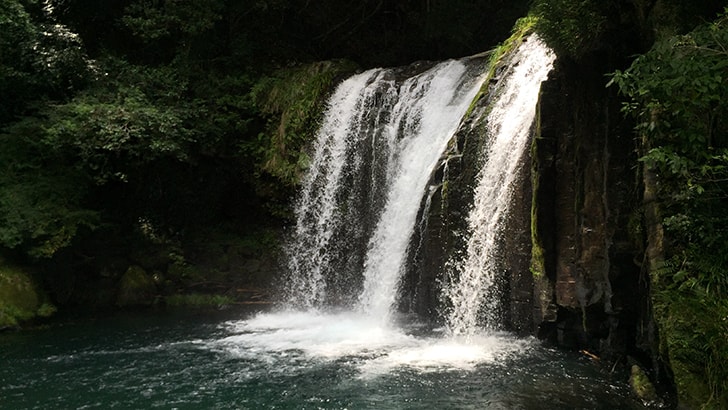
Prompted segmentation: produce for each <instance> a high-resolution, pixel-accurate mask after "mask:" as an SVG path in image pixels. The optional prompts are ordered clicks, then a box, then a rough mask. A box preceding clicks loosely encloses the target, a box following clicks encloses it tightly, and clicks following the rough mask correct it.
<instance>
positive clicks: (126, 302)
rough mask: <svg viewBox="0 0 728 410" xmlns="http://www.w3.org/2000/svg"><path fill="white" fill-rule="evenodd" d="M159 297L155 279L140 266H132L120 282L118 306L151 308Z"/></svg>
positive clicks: (117, 297)
mask: <svg viewBox="0 0 728 410" xmlns="http://www.w3.org/2000/svg"><path fill="white" fill-rule="evenodd" d="M156 297H157V286H156V284H155V283H154V279H153V278H152V277H151V276H150V275H149V274H148V273H147V272H146V271H145V270H144V269H143V268H142V267H140V266H130V267H129V269H127V270H126V272H125V273H124V275H123V276H122V277H121V280H120V281H119V290H118V292H117V295H116V305H117V306H120V307H127V306H149V305H152V304H153V303H154V301H155V299H156Z"/></svg>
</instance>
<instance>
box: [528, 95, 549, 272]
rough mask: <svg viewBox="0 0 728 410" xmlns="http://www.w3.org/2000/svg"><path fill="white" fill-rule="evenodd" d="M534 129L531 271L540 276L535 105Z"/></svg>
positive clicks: (538, 112) (538, 132) (543, 265)
mask: <svg viewBox="0 0 728 410" xmlns="http://www.w3.org/2000/svg"><path fill="white" fill-rule="evenodd" d="M534 122H535V124H536V130H535V132H534V136H533V138H532V139H531V273H532V274H533V276H536V277H540V276H544V275H545V274H546V261H545V256H544V249H543V244H542V243H541V238H540V237H539V235H538V189H539V185H540V181H541V175H540V164H539V159H538V140H539V139H540V138H541V107H540V105H536V118H535V120H534Z"/></svg>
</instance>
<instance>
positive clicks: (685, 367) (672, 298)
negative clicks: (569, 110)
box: [612, 10, 728, 407]
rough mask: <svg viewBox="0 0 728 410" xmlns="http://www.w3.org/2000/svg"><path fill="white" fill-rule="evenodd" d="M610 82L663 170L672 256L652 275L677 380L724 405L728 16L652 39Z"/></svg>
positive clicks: (698, 398)
mask: <svg viewBox="0 0 728 410" xmlns="http://www.w3.org/2000/svg"><path fill="white" fill-rule="evenodd" d="M727 11H728V10H727ZM612 82H614V83H616V84H617V85H619V87H620V90H621V91H622V93H624V94H625V95H626V96H627V97H628V98H629V100H628V101H627V102H626V103H625V105H624V108H623V110H624V111H625V112H626V113H628V114H629V115H631V116H632V117H633V118H635V120H636V124H637V126H636V127H637V131H638V132H639V134H640V135H642V136H643V143H642V151H643V154H644V156H643V157H642V159H641V161H643V162H645V163H646V164H647V165H648V166H649V167H650V168H652V169H654V170H655V171H656V173H657V174H658V176H659V193H658V194H659V197H660V200H661V203H662V208H663V212H664V216H665V219H664V221H663V224H664V226H665V228H666V231H667V236H668V238H669V239H670V241H669V244H668V249H667V252H668V256H669V257H670V260H669V262H668V264H667V265H666V267H665V268H664V269H660V270H659V271H657V272H655V273H654V275H655V277H654V280H655V287H656V292H657V294H658V295H659V302H660V304H659V305H658V306H657V307H656V308H657V310H658V312H660V314H659V320H660V323H661V326H662V327H663V328H664V333H665V336H666V338H667V342H668V346H669V348H670V358H671V361H672V363H673V366H674V367H675V370H676V378H677V380H678V384H679V385H680V386H681V387H682V388H683V390H682V394H683V395H684V396H685V397H686V399H687V400H689V401H692V402H697V403H703V404H706V403H707V404H706V405H707V406H708V407H711V406H717V407H722V406H726V403H728V382H726V381H727V380H728V368H726V366H725V365H723V363H725V361H726V359H728V307H727V306H726V304H725V300H726V297H728V257H726V254H725V249H728V217H727V216H726V215H728V122H727V120H726V118H728V15H726V14H723V15H721V16H720V17H719V18H718V19H717V20H716V21H714V22H713V23H709V24H704V25H701V26H700V27H698V28H696V29H695V30H693V31H692V32H690V33H688V34H686V35H681V36H674V37H670V38H667V39H664V40H662V41H659V42H657V43H656V44H655V46H654V47H653V48H652V50H651V51H650V52H649V53H646V54H645V55H642V56H640V57H638V58H637V59H636V60H635V61H634V63H633V64H632V66H631V67H630V68H629V69H628V70H626V71H617V72H615V73H614V75H613V78H612ZM696 383H698V384H700V383H703V384H704V385H706V386H708V387H709V389H707V390H703V391H701V390H700V389H697V388H695V386H694V385H695V384H696Z"/></svg>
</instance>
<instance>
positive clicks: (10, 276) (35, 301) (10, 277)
mask: <svg viewBox="0 0 728 410" xmlns="http://www.w3.org/2000/svg"><path fill="white" fill-rule="evenodd" d="M43 300H44V297H43V295H42V294H41V293H40V292H39V291H38V287H37V286H36V284H35V282H34V281H33V278H32V277H31V276H30V275H29V274H28V273H27V272H24V271H23V270H22V269H20V268H17V267H14V266H10V265H6V264H4V263H3V261H2V260H0V329H4V328H10V327H16V326H18V325H20V324H21V323H22V322H25V321H28V320H30V319H33V318H34V317H36V316H37V315H38V314H39V309H40V308H41V307H42V306H43V309H42V311H41V313H43V314H44V315H46V316H47V315H50V314H52V313H53V312H54V311H55V308H53V307H52V306H51V305H49V304H43V303H42V302H43Z"/></svg>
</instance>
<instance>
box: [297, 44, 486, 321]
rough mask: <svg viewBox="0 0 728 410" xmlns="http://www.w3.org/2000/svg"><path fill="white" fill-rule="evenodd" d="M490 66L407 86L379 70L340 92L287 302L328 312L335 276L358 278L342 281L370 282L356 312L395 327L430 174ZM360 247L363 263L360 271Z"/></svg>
mask: <svg viewBox="0 0 728 410" xmlns="http://www.w3.org/2000/svg"><path fill="white" fill-rule="evenodd" d="M483 68H484V67H483V61H482V59H477V58H471V59H466V60H463V61H447V62H444V63H440V64H438V65H436V66H434V67H432V68H431V69H429V70H427V71H425V72H423V73H421V74H418V75H416V76H413V77H410V78H408V79H406V80H404V81H403V82H401V83H400V84H398V83H397V81H396V79H395V77H396V76H397V74H396V72H394V71H392V70H383V69H375V70H370V71H367V72H365V73H362V74H359V75H356V76H354V77H351V78H350V79H348V80H347V81H345V82H344V83H342V84H341V85H340V86H339V87H338V89H337V90H336V92H335V93H334V95H333V96H332V98H331V100H330V102H329V108H328V110H327V112H326V115H325V120H324V123H323V125H322V127H321V130H320V131H319V133H318V136H317V140H316V143H315V149H314V154H313V160H312V164H311V170H310V172H309V174H308V175H307V177H306V179H305V180H304V183H303V190H302V194H301V197H300V200H299V202H298V204H297V207H296V217H297V225H296V232H295V236H294V241H293V243H292V244H291V246H290V248H289V250H288V251H289V252H288V253H289V260H290V263H289V272H290V275H291V276H290V278H289V286H288V289H289V301H291V302H293V304H294V305H298V306H303V307H306V308H311V307H319V306H322V305H324V304H325V303H327V302H329V300H328V299H330V298H329V295H328V293H329V292H328V289H329V288H330V287H331V286H330V284H331V282H333V283H336V282H337V281H336V280H332V278H335V277H337V276H341V275H342V272H341V270H343V269H349V270H357V272H346V273H343V274H344V275H349V277H350V276H351V275H352V274H358V275H360V276H361V277H362V278H363V285H362V288H363V289H362V291H361V293H360V295H359V297H358V301H357V310H359V311H360V312H362V313H363V314H365V315H367V316H370V317H373V318H378V319H379V320H382V321H384V322H386V321H387V320H388V318H389V315H390V310H391V308H392V306H393V305H394V303H395V299H396V296H397V291H398V284H399V280H400V277H401V276H402V270H403V264H404V261H405V259H406V254H407V249H408V244H409V240H410V237H411V235H412V230H413V227H414V225H415V222H416V217H417V212H418V210H419V207H420V203H421V202H422V199H423V195H424V191H425V188H426V186H427V182H428V180H429V178H430V174H431V173H432V171H433V169H434V168H435V166H436V165H437V162H438V159H439V158H440V156H441V154H442V152H443V150H444V149H445V147H446V145H447V142H448V140H449V139H450V138H451V137H452V135H453V134H454V133H455V131H456V130H457V128H458V125H459V124H460V122H461V120H462V117H463V115H464V114H465V112H466V110H467V108H468V106H469V104H470V102H471V101H472V100H473V98H474V96H475V94H476V93H477V91H478V90H479V88H480V86H481V83H482V77H483V74H482V73H483V71H484V70H483ZM357 202H358V203H357ZM362 205H363V209H362ZM362 225H371V226H373V229H371V228H367V227H366V226H362ZM362 245H363V246H365V247H366V253H365V254H364V255H363V257H361V258H360V260H361V264H360V265H359V266H352V264H351V263H350V262H351V260H352V259H356V256H355V254H356V249H355V248H356V247H357V246H359V247H361V246H362ZM342 249H344V250H343V251H342ZM345 249H348V250H349V251H348V252H347V251H346V250H345ZM347 262H349V263H348V264H347ZM339 282H341V281H339ZM350 282H351V281H350ZM350 282H344V283H345V284H346V287H347V288H348V287H350V286H349V285H350ZM338 284H339V285H341V283H338ZM334 292H336V293H339V294H340V293H342V292H343V291H342V290H341V289H334ZM337 297H338V298H339V299H341V295H338V296H337ZM344 299H346V298H344Z"/></svg>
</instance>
